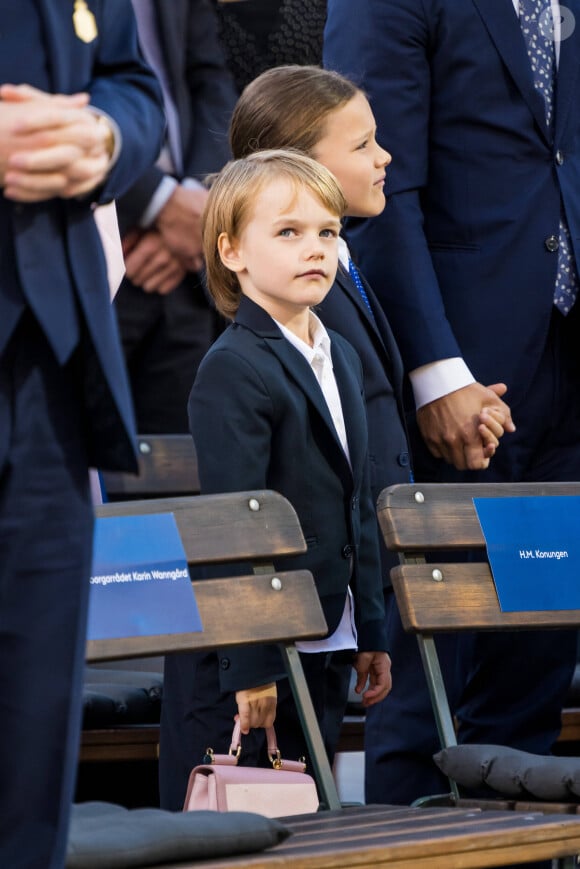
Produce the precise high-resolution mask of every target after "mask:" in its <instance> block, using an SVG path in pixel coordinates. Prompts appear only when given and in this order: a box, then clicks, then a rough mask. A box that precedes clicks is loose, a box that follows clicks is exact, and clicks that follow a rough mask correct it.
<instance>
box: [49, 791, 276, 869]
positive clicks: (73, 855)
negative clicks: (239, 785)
mask: <svg viewBox="0 0 580 869" xmlns="http://www.w3.org/2000/svg"><path fill="white" fill-rule="evenodd" d="M289 835H290V830H289V829H288V828H287V827H285V826H284V825H283V824H281V823H280V822H279V821H276V820H273V819H271V818H265V817H263V816H262V815H255V814H251V813H250V812H166V811H163V810H162V809H126V808H124V807H123V806H117V805H114V804H112V803H98V802H95V803H79V804H77V805H75V806H73V811H72V816H71V825H70V832H69V839H68V848H67V858H66V869H132V867H139V869H141V867H143V869H144V867H146V866H152V865H155V864H166V863H171V862H178V861H185V860H189V861H191V860H203V859H209V858H211V857H228V856H232V855H234V854H249V853H252V852H256V851H263V850H265V849H266V848H271V847H273V846H274V845H277V844H279V843H280V842H283V841H284V840H285V839H286V838H287V837H288V836H289Z"/></svg>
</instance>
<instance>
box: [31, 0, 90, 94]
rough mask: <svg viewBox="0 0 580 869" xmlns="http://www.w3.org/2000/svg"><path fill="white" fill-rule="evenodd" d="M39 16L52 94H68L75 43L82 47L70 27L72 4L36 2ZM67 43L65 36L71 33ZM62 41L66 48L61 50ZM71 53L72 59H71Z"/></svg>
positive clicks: (48, 1) (41, 0)
mask: <svg viewBox="0 0 580 869" xmlns="http://www.w3.org/2000/svg"><path fill="white" fill-rule="evenodd" d="M36 5H37V7H38V12H39V15H40V17H41V19H42V24H43V30H44V33H45V39H46V54H47V63H48V68H49V73H50V85H51V90H52V91H53V92H55V91H56V92H58V91H60V92H62V93H68V88H67V81H68V78H69V76H68V68H69V63H71V62H73V63H74V54H75V52H76V45H75V43H76V42H78V43H79V48H80V46H81V45H82V43H81V40H80V39H78V37H77V36H76V35H75V33H74V30H73V26H72V15H73V10H74V5H73V3H70V4H67V3H54V2H51V0H36ZM71 32H72V34H73V35H72V37H71V39H70V44H69V41H68V40H67V39H66V37H65V34H67V33H71ZM63 41H64V42H65V45H66V47H65V48H63V47H62V45H63ZM71 52H72V57H71Z"/></svg>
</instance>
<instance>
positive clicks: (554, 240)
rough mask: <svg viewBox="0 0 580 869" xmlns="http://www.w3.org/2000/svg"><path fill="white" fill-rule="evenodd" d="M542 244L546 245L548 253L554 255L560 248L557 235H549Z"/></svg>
mask: <svg viewBox="0 0 580 869" xmlns="http://www.w3.org/2000/svg"><path fill="white" fill-rule="evenodd" d="M544 244H545V245H546V250H549V251H550V253H554V252H555V251H557V250H558V248H559V247H560V242H559V241H558V236H557V235H549V236H548V238H547V239H546V240H545V242H544Z"/></svg>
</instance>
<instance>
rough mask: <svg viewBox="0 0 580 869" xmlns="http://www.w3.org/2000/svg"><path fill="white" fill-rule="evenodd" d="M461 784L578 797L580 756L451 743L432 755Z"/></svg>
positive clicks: (542, 796)
mask: <svg viewBox="0 0 580 869" xmlns="http://www.w3.org/2000/svg"><path fill="white" fill-rule="evenodd" d="M433 759H434V761H435V763H436V764H437V766H438V767H439V769H440V770H441V772H443V773H444V774H445V775H447V776H449V778H452V779H453V780H454V781H456V782H457V784H458V785H459V786H460V787H464V788H469V789H476V788H481V786H482V785H486V786H488V787H490V788H492V789H493V790H494V791H496V792H497V793H498V794H501V795H502V796H506V797H522V796H523V797H526V798H527V797H533V798H534V799H541V800H548V801H550V800H551V801H557V800H566V801H569V802H573V801H577V800H578V799H579V798H580V758H577V757H552V756H545V755H540V754H530V753H529V752H527V751H518V750H517V749H514V748H507V747H506V746H503V745H454V746H450V747H449V748H444V749H442V750H441V751H439V752H438V753H437V754H435V755H434V756H433Z"/></svg>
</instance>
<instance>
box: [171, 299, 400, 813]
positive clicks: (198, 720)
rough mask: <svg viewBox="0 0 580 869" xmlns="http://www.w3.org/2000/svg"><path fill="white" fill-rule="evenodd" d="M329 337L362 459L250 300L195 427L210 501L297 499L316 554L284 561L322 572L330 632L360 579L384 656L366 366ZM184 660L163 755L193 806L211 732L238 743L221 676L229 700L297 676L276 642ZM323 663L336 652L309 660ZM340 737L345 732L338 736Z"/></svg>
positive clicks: (368, 619)
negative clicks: (269, 492) (196, 767)
mask: <svg viewBox="0 0 580 869" xmlns="http://www.w3.org/2000/svg"><path fill="white" fill-rule="evenodd" d="M329 334H330V336H331V352H332V360H333V367H334V373H335V376H336V380H337V385H338V389H339V393H340V398H341V403H342V409H343V414H344V421H345V426H346V432H347V440H348V446H349V454H350V463H349V461H348V460H347V458H346V456H345V453H344V451H343V449H342V446H341V445H340V442H339V440H338V437H337V434H336V430H335V428H334V424H333V422H332V418H331V416H330V413H329V410H328V407H327V405H326V401H325V400H324V397H323V394H322V391H321V389H320V387H319V385H318V383H317V381H316V378H315V376H314V373H313V371H312V369H311V368H310V366H309V365H308V363H307V361H306V360H305V359H304V357H303V356H302V355H301V354H300V353H299V352H298V351H297V350H296V349H295V348H294V347H292V345H291V344H290V343H289V342H288V341H286V339H285V338H284V337H283V335H282V333H281V332H280V330H279V329H278V327H277V325H276V324H275V322H274V321H273V320H272V318H271V317H270V316H269V315H268V314H267V313H266V312H265V311H264V310H263V309H262V308H260V307H259V306H258V305H256V304H255V303H254V302H252V301H251V300H250V299H248V298H247V297H245V296H243V297H242V299H241V304H240V307H239V310H238V312H237V314H236V318H235V322H234V323H233V324H232V325H231V326H230V327H229V328H228V329H227V330H226V331H225V332H224V333H223V335H221V336H220V337H219V338H218V340H217V341H216V342H215V344H213V346H212V347H211V349H210V351H209V353H208V354H207V355H206V357H205V359H204V361H203V362H202V364H201V366H200V368H199V371H198V373H197V376H196V379H195V383H194V386H193V389H192V393H191V398H190V402H189V415H190V423H191V431H192V435H193V439H194V441H195V444H196V448H197V453H198V461H199V473H200V481H201V488H202V491H203V492H204V493H212V492H223V491H243V490H245V489H260V488H267V489H275V490H277V491H279V492H281V493H282V494H283V495H284V496H285V497H286V498H288V500H289V501H290V502H291V503H292V504H293V506H294V508H295V509H296V512H297V514H298V517H299V519H300V523H301V526H302V530H303V532H304V537H305V539H306V542H307V544H308V552H307V553H306V554H304V555H300V556H296V557H293V558H289V559H284V561H283V562H281V563H280V566H281V567H287V568H288V569H290V568H307V569H308V570H311V571H312V573H313V575H314V578H315V582H316V587H317V590H318V593H319V595H320V599H321V602H322V607H323V610H324V615H325V618H326V622H327V625H328V629H329V632H330V633H333V632H334V631H335V630H336V628H337V626H338V623H339V621H340V618H341V616H342V614H343V611H344V605H345V599H346V593H347V587H348V585H349V582H350V587H351V589H352V592H353V596H354V606H355V619H356V624H357V631H358V648H359V650H360V651H372V650H375V651H378V650H381V649H385V648H386V646H385V636H384V634H385V627H384V610H383V603H382V594H381V584H380V581H379V572H380V561H379V550H378V543H377V528H376V517H375V510H374V504H373V502H372V498H371V492H370V486H369V478H368V459H367V426H366V417H365V413H364V405H363V398H362V391H363V389H362V371H361V364H360V360H359V359H358V357H357V355H356V353H355V352H354V350H353V349H352V347H351V346H350V344H348V343H347V342H346V341H345V340H344V339H343V338H342V337H341V336H340V335H338V334H336V333H334V332H329ZM216 396H218V397H219V400H218V401H216ZM175 657H176V658H179V659H180V660H179V661H175V663H174V664H172V662H170V661H167V662H166V675H169V679H168V680H167V682H166V687H165V690H164V710H163V712H164V716H166V718H165V724H166V728H165V729H164V730H162V742H161V758H160V759H161V764H162V770H161V772H162V777H161V782H162V801H163V803H165V804H166V805H175V802H177V803H179V800H181V802H182V801H183V798H184V796H185V787H186V784H187V773H188V771H189V770H190V769H191V767H192V766H193V764H194V763H197V762H199V757H200V753H201V754H202V753H203V751H204V750H205V747H206V746H207V739H208V735H210V736H212V737H213V738H214V739H216V740H221V741H220V742H219V744H225V745H226V746H227V742H226V740H228V739H229V737H230V736H231V729H232V718H233V707H232V705H231V697H230V698H225V697H223V695H222V696H221V698H220V697H219V695H217V696H216V697H215V702H213V703H211V702H210V700H209V699H208V697H210V696H211V695H210V694H209V692H210V691H211V690H212V686H211V681H212V673H213V674H214V677H213V679H214V682H215V681H217V679H216V677H217V673H218V672H219V681H220V683H221V689H222V691H227V692H233V691H236V690H239V689H242V688H249V687H252V686H256V685H260V684H265V683H267V682H270V681H272V680H273V679H275V678H281V677H283V676H284V675H285V674H284V671H283V669H281V662H280V659H279V655H278V652H277V650H276V649H275V648H274V647H268V646H261V647H258V648H256V649H237V650H236V652H235V654H233V653H232V654H230V653H228V654H224V655H220V656H219V666H216V662H215V661H213V662H212V660H211V656H205V657H204V658H203V659H202V660H200V657H201V656H193V657H194V660H193V661H191V662H190V659H189V658H188V657H187V656H175ZM208 657H209V658H210V660H208ZM213 657H214V659H215V658H216V656H215V655H214V656H213ZM320 657H325V656H318V655H314V656H313V655H308V654H307V655H304V656H303V658H305V659H308V658H320ZM168 665H170V671H168ZM208 673H209V676H208V675H207V674H208ZM194 675H195V678H194ZM308 675H309V674H308V672H307V678H308ZM322 675H323V674H322V672H321V673H320V674H319V677H318V678H319V680H317V681H313V680H312V679H309V682H310V685H311V688H312V689H313V690H312V693H313V694H314V695H315V696H314V697H313V700H314V702H315V706H316V707H317V711H318V713H319V718H322V713H323V710H322V709H321V703H320V699H321V697H322V694H323V690H324V688H323V685H322ZM200 680H203V685H204V688H205V691H206V696H204V695H203V691H201V690H200V688H199V684H200ZM196 682H197V684H195V683H196ZM216 688H217V685H216V686H215V687H214V688H213V690H214V692H215V690H216ZM168 692H169V697H168V708H167V709H166V708H165V699H166V698H167V695H168ZM192 698H194V699H193V702H192ZM345 699H346V698H345ZM220 700H221V702H220ZM284 718H286V716H284ZM180 727H181V728H183V729H182V730H180ZM276 728H277V736H278V740H279V743H280V745H281V746H282V749H283V752H284V753H285V754H287V755H288V756H293V754H292V752H293V751H295V750H297V749H294V746H295V745H296V746H298V747H299V748H300V750H301V752H302V753H304V743H303V740H302V738H301V734H300V727H299V725H298V723H297V722H296V724H295V725H293V726H287V725H286V726H284V721H283V720H282V716H280V717H279V719H278V720H277V723H276ZM336 730H337V728H336V727H335V726H333V728H332V731H333V733H334V732H336ZM163 737H166V740H167V741H165V742H164V738H163ZM214 747H215V746H214ZM220 750H221V749H220ZM165 751H167V752H168V753H167V754H165ZM298 756H299V755H298Z"/></svg>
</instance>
